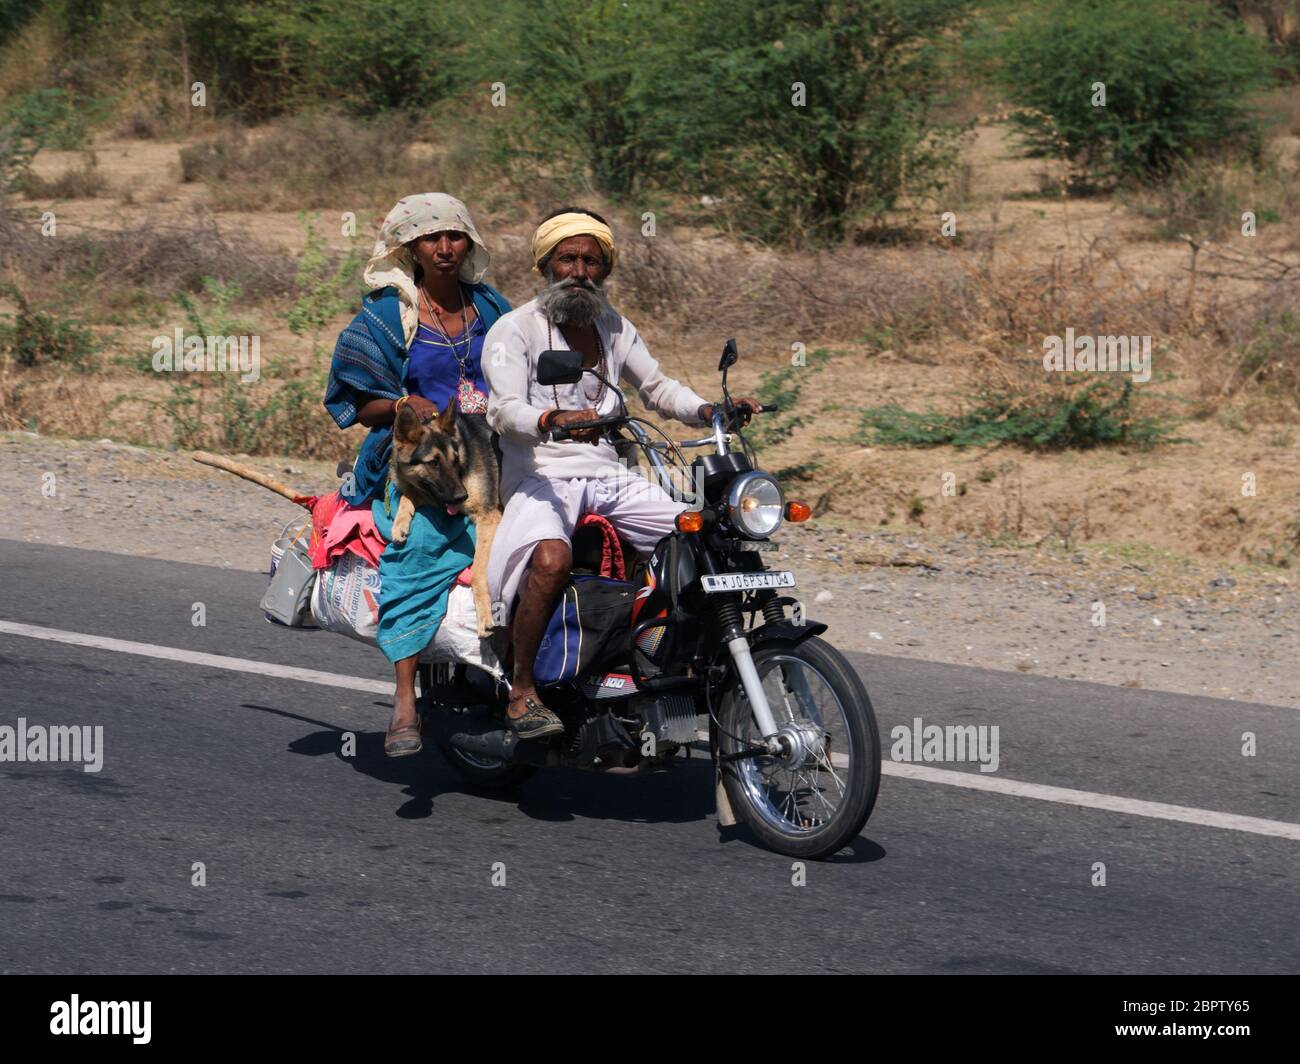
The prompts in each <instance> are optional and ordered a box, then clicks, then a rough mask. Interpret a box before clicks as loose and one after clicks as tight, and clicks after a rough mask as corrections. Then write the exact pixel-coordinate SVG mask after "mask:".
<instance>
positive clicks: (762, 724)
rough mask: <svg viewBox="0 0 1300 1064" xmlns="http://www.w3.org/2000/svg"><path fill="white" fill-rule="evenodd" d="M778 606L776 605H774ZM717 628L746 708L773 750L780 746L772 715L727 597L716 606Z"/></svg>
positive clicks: (737, 610) (734, 607) (733, 603)
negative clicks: (747, 701)
mask: <svg viewBox="0 0 1300 1064" xmlns="http://www.w3.org/2000/svg"><path fill="white" fill-rule="evenodd" d="M778 608H779V607H778ZM717 611H718V627H719V630H720V631H721V632H722V641H723V642H724V643H726V645H727V650H728V652H730V654H731V660H732V662H733V663H734V664H735V666H736V675H737V676H739V677H740V684H741V687H743V688H744V691H745V697H746V698H747V699H749V708H750V711H751V712H752V713H753V714H754V723H755V724H757V725H758V731H759V734H760V735H761V736H762V737H763V742H764V743H765V744H766V745H767V746H768V747H769V748H770V749H772V750H773V751H774V752H775V751H776V750H778V749H779V748H780V744H779V743H778V742H777V738H776V736H777V731H778V728H777V724H776V718H775V717H773V716H772V706H771V705H770V704H769V702H768V700H767V692H766V691H764V690H763V681H762V679H761V678H760V677H759V675H758V668H757V667H756V666H755V665H754V655H753V654H752V653H751V652H750V649H749V640H748V639H747V638H746V637H745V626H744V624H743V623H742V622H741V619H740V606H739V605H738V604H737V603H736V601H735V600H734V599H732V598H731V597H730V596H728V600H727V601H726V602H720V603H719V604H718V607H717Z"/></svg>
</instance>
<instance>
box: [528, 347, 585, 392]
mask: <svg viewBox="0 0 1300 1064" xmlns="http://www.w3.org/2000/svg"><path fill="white" fill-rule="evenodd" d="M580 380H582V352H581V351H543V352H542V353H541V354H540V355H538V356H537V383H538V384H577V383H578V381H580Z"/></svg>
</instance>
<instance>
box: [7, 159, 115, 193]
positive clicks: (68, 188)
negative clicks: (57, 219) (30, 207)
mask: <svg viewBox="0 0 1300 1064" xmlns="http://www.w3.org/2000/svg"><path fill="white" fill-rule="evenodd" d="M17 191H18V192H20V193H21V194H22V195H23V196H25V197H26V198H27V199H34V200H69V199H94V198H95V197H97V196H102V195H104V194H105V193H106V192H107V191H108V182H107V181H106V180H105V179H104V175H103V174H101V173H100V172H99V169H98V168H97V166H96V165H95V157H94V155H91V156H90V158H89V159H88V160H87V161H86V162H85V163H83V164H82V165H81V166H80V167H79V168H77V169H75V170H65V171H63V173H61V174H59V175H58V176H57V177H50V178H46V177H41V176H40V175H39V174H36V173H33V172H32V171H30V170H28V171H27V172H26V173H24V174H23V175H22V176H21V177H20V178H19V179H18V189H17Z"/></svg>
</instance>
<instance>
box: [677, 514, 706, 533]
mask: <svg viewBox="0 0 1300 1064" xmlns="http://www.w3.org/2000/svg"><path fill="white" fill-rule="evenodd" d="M703 530H704V515H703V514H702V513H700V511H699V510H683V511H682V512H681V513H679V514H678V515H677V531H678V532H702V531H703Z"/></svg>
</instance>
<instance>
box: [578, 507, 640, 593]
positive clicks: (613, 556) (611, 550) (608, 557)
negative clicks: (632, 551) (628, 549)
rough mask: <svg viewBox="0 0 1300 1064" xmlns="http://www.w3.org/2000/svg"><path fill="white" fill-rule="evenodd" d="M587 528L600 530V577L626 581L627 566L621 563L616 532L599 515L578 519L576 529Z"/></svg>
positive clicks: (586, 515)
mask: <svg viewBox="0 0 1300 1064" xmlns="http://www.w3.org/2000/svg"><path fill="white" fill-rule="evenodd" d="M589 526H594V527H596V528H598V529H600V575H601V576H607V577H610V578H611V579H614V580H626V579H627V564H626V563H625V562H624V561H623V545H622V544H621V543H620V542H619V541H618V531H617V530H616V529H615V528H614V526H613V525H612V524H610V523H609V521H607V520H606V519H605V518H603V517H601V516H600V514H583V515H582V516H581V517H580V518H578V528H587V527H589ZM575 531H576V529H575Z"/></svg>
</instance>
